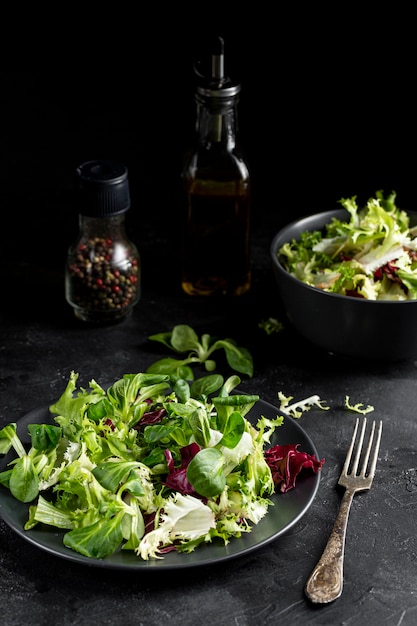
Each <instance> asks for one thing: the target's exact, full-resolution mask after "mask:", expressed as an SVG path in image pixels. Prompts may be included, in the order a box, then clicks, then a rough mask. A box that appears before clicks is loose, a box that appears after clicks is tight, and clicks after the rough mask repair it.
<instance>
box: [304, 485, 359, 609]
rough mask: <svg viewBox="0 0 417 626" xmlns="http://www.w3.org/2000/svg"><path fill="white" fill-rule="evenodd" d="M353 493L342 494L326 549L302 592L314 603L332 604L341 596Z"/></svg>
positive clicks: (352, 491)
mask: <svg viewBox="0 0 417 626" xmlns="http://www.w3.org/2000/svg"><path fill="white" fill-rule="evenodd" d="M354 493H355V490H352V489H346V491H345V492H344V494H343V498H342V500H341V503H340V507H339V511H338V514H337V517H336V519H335V522H334V525H333V528H332V531H331V533H330V536H329V539H328V541H327V544H326V547H325V548H324V551H323V554H322V555H321V557H320V560H319V561H318V563H317V565H316V566H315V568H314V569H313V571H312V572H311V575H310V578H309V579H308V580H307V583H306V586H305V590H304V591H305V594H306V596H307V597H308V598H309V600H311V601H312V602H314V603H320V604H325V603H327V602H332V601H333V600H336V599H337V598H339V597H340V596H341V594H342V590H343V559H344V553H345V541H346V527H347V521H348V517H349V511H350V505H351V504H352V500H353V496H354Z"/></svg>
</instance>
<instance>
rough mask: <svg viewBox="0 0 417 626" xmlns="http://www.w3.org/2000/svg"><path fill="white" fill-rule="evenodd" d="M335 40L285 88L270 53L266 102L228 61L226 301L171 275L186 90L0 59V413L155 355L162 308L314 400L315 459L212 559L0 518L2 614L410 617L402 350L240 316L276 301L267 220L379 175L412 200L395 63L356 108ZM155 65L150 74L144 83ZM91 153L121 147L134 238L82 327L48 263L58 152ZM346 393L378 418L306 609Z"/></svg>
mask: <svg viewBox="0 0 417 626" xmlns="http://www.w3.org/2000/svg"><path fill="white" fill-rule="evenodd" d="M274 41H275V40H274ZM268 42H270V43H269V46H268ZM171 43H172V42H171ZM238 43H239V42H238ZM240 45H241V48H242V49H243V50H244V54H243V56H242V57H241V60H242V63H243V62H246V61H248V59H249V58H251V62H252V61H253V58H252V57H251V54H250V53H251V52H253V51H254V49H253V48H249V49H248V48H247V47H246V46H244V45H243V44H242V42H240ZM256 50H257V52H258V54H259V55H261V54H262V59H263V62H264V65H263V71H264V72H265V75H267V76H269V78H270V79H271V77H274V76H275V75H276V74H275V73H274V72H276V71H277V70H276V67H277V64H278V67H279V63H280V62H282V60H283V59H282V58H281V57H278V56H277V54H275V56H274V54H272V52H273V51H274V50H275V46H274V45H273V40H267V41H264V42H263V45H260V47H259V46H258V47H256ZM334 50H335V48H334V47H333V52H334ZM337 50H338V49H337ZM378 51H380V47H378ZM339 53H340V57H342V56H343V59H344V60H345V64H340V63H339V65H338V68H339V73H338V74H337V75H335V74H334V67H335V66H334V65H333V64H332V65H331V67H330V65H328V66H327V65H326V66H325V68H323V70H322V72H321V74H320V75H319V76H317V72H315V71H313V69H314V62H313V61H314V60H317V61H318V57H319V54H318V53H317V55H316V59H314V58H311V57H310V58H309V59H307V61H309V62H307V63H306V65H304V66H303V68H302V69H300V72H301V75H300V74H299V76H298V79H299V80H298V81H297V82H296V84H297V86H296V88H291V89H288V87H289V84H290V82H289V81H290V79H291V85H294V83H295V81H294V80H293V79H294V74H291V75H290V71H289V67H287V68H286V72H284V74H281V80H282V82H281V83H280V93H279V98H278V99H279V102H280V105H279V106H280V108H279V111H278V103H277V100H275V99H274V100H272V101H271V99H270V98H269V96H268V91H266V92H262V93H263V95H262V97H261V96H260V94H259V90H257V89H255V86H258V83H256V81H255V78H254V73H255V69H254V67H253V65H252V64H251V63H249V62H248V63H247V66H245V67H247V74H246V76H247V90H246V92H245V91H243V92H242V116H241V127H242V129H245V135H246V136H245V139H246V142H247V145H248V148H249V157H250V159H249V160H250V161H252V163H253V172H254V181H255V183H256V184H255V190H254V216H253V217H254V219H253V222H254V224H253V259H254V283H253V289H252V291H251V293H250V294H249V295H248V297H245V298H242V299H241V300H237V301H235V302H232V303H224V302H222V301H208V302H207V301H205V300H200V299H196V300H192V299H189V298H187V297H185V296H184V295H183V294H182V293H181V292H180V289H179V255H180V246H179V241H178V239H177V230H176V229H177V227H178V197H177V192H176V191H175V189H176V187H175V185H176V183H177V171H178V167H179V163H180V155H181V154H182V151H183V148H184V147H185V143H186V136H185V131H184V133H183V131H182V128H184V127H185V125H186V124H188V125H189V124H190V122H191V120H190V117H189V115H190V114H191V113H190V111H192V109H193V105H190V103H189V101H188V92H186V90H185V91H184V92H181V93H182V95H183V98H179V99H178V98H177V99H176V98H175V97H174V96H173V92H172V90H170V89H168V90H167V91H163V92H159V91H158V90H156V91H152V89H150V94H149V92H147V94H146V98H145V96H144V95H143V94H140V95H139V96H138V97H139V100H140V101H139V102H138V101H134V100H133V94H134V93H135V94H136V93H137V91H133V89H132V91H131V92H130V91H129V90H128V91H129V93H126V94H125V95H126V97H125V98H123V99H121V98H120V97H116V95H115V94H113V96H111V95H108V94H107V97H106V98H104V94H103V88H102V87H101V84H100V80H99V78H98V77H97V76H91V75H88V76H87V75H86V74H83V75H82V76H81V77H74V76H73V77H68V76H59V77H57V76H56V75H53V76H52V75H50V76H48V75H45V74H33V75H31V74H18V73H16V74H7V75H6V74H3V76H2V79H3V86H5V85H7V87H8V88H7V89H5V90H4V91H5V93H6V94H7V96H6V97H5V102H4V104H6V105H7V106H8V117H7V120H8V123H7V124H6V125H5V129H4V131H5V134H6V143H5V144H4V146H5V147H4V152H3V156H2V161H3V164H4V166H3V167H2V194H1V201H2V205H3V208H2V211H3V212H4V215H7V219H5V221H4V223H3V231H2V246H1V263H0V280H1V327H0V425H1V426H3V425H5V424H6V423H8V422H10V421H16V420H19V419H20V418H21V417H22V416H23V415H25V414H26V413H27V412H28V411H29V410H31V409H33V408H35V407H38V406H42V405H45V404H48V403H50V402H51V401H53V400H55V399H56V398H57V396H58V395H60V394H61V392H62V391H63V389H64V386H65V384H66V381H67V378H68V375H69V373H70V371H71V370H73V369H74V370H76V371H78V372H79V373H80V383H81V384H85V385H87V384H88V382H89V380H90V379H91V378H95V379H96V380H97V381H98V382H102V383H103V384H104V383H106V382H107V381H111V380H113V379H116V378H118V377H120V376H121V375H123V374H124V373H128V372H139V371H142V370H144V369H145V368H146V367H147V366H148V365H149V364H150V363H151V362H153V361H154V360H156V359H157V358H159V357H160V356H161V354H164V355H165V353H163V351H161V349H160V348H159V347H158V346H157V345H155V344H153V343H152V342H149V341H148V340H147V337H148V336H149V335H151V334H153V333H157V332H162V331H167V330H170V329H171V328H172V327H173V326H174V325H175V324H178V323H187V324H190V325H191V326H193V327H194V328H195V329H196V330H197V332H199V333H203V332H208V333H210V334H212V335H219V336H220V335H223V336H224V337H226V336H231V337H233V338H235V339H236V340H237V341H238V342H239V343H240V344H241V345H245V346H246V347H248V348H249V349H250V350H251V351H252V352H253V355H254V360H255V373H254V376H253V378H252V379H247V378H245V379H244V380H242V384H241V388H242V390H244V391H247V392H251V393H252V392H253V393H258V394H259V395H260V396H261V398H262V399H264V400H266V401H268V402H271V403H273V404H275V405H278V398H277V394H278V392H279V391H283V392H284V393H285V394H286V395H292V396H293V397H294V398H295V399H303V398H305V397H307V396H309V395H312V394H318V395H320V397H321V398H322V399H323V400H325V401H326V402H327V404H328V405H329V406H330V407H331V410H329V411H317V410H311V411H310V412H308V413H305V414H304V415H303V416H302V418H301V420H300V422H299V423H300V425H301V426H302V427H303V428H304V429H305V430H306V432H307V433H308V434H309V435H310V436H311V438H312V439H313V441H314V442H315V444H316V446H317V449H318V451H319V454H320V456H321V457H324V458H325V460H326V461H325V465H324V467H323V471H322V477H321V482H320V486H319V491H318V493H317V496H316V498H315V501H314V502H313V504H312V506H311V508H310V509H309V510H308V511H307V513H306V514H305V515H304V516H303V518H302V519H301V520H299V522H298V523H297V524H296V525H295V526H294V527H293V528H292V529H291V530H290V531H289V532H288V533H286V534H285V535H284V536H282V537H281V538H279V539H278V540H276V541H274V542H272V543H271V544H270V545H268V546H265V547H263V548H261V549H259V550H258V551H255V552H253V553H251V554H249V555H247V556H244V557H241V558H238V559H235V560H231V561H229V562H227V563H225V564H222V565H216V564H213V565H212V566H209V567H202V568H198V569H196V570H189V571H187V570H183V571H181V572H177V573H174V572H170V573H164V574H157V575H150V574H149V573H146V575H143V574H141V573H140V572H138V573H137V574H132V573H131V572H130V573H126V572H123V571H122V572H113V571H107V570H103V569H100V568H95V567H93V566H92V567H85V566H81V565H78V564H74V563H69V562H67V561H65V560H63V559H61V558H59V557H56V556H54V555H51V554H48V553H45V552H43V551H41V550H39V549H37V548H36V547H35V546H33V545H31V544H30V543H28V542H25V541H24V540H23V539H21V538H20V537H18V536H17V535H16V534H15V533H14V532H13V531H12V530H11V529H10V528H9V527H8V526H7V525H6V524H5V523H4V522H2V521H0V598H1V599H2V609H1V613H2V616H1V621H2V623H3V624H5V626H9V625H10V626H11V625H14V624H23V623H27V622H28V621H29V622H30V623H31V624H34V625H41V624H46V623H55V624H59V625H69V624H79V625H84V624H85V625H87V624H88V625H90V624H123V625H128V624H144V625H159V624H162V623H168V624H195V623H199V622H202V623H215V624H217V625H219V626H220V625H225V626H226V625H227V626H228V625H229V624H230V625H231V624H236V625H237V624H239V626H252V625H255V624H256V625H260V624H274V625H275V624H278V623H280V622H285V623H290V624H301V625H304V624H308V625H309V626H311V625H314V624H317V625H327V624H329V625H331V626H335V625H336V624H349V625H350V624H354V625H362V624H365V623H367V624H369V625H370V626H372V625H374V624H390V625H391V624H401V625H402V626H405V625H411V624H414V623H415V622H416V620H417V600H416V593H415V581H416V579H417V559H416V554H417V535H416V530H415V528H416V527H415V519H416V507H417V448H416V441H417V418H416V398H417V361H414V360H410V361H406V362H400V363H395V364H390V363H375V362H373V361H372V360H370V361H366V362H355V361H352V360H349V359H339V358H337V357H335V356H332V355H329V354H322V353H320V352H319V351H317V350H316V349H315V348H314V347H312V346H309V345H307V344H306V343H305V342H304V341H303V340H302V339H301V338H299V337H298V336H296V334H295V333H294V332H293V331H292V330H291V328H290V327H289V326H288V324H286V325H285V329H284V331H283V332H282V333H280V334H278V335H275V336H270V337H268V336H266V335H265V334H264V333H263V332H262V331H261V330H260V329H259V327H258V324H259V322H260V321H261V320H263V319H266V318H268V317H275V318H278V319H280V320H283V314H282V311H281V309H280V303H279V301H278V298H277V295H276V290H275V285H274V280H273V276H272V271H271V268H270V264H269V256H268V255H269V244H270V242H271V240H272V237H273V235H274V233H275V232H276V230H277V229H278V228H279V227H280V225H281V224H283V223H285V222H287V221H289V220H291V219H292V217H293V216H298V215H301V214H308V213H311V212H314V211H316V210H322V209H330V208H334V205H335V203H336V202H337V200H338V199H339V198H340V197H342V196H346V195H354V194H359V195H362V197H363V198H364V199H366V198H367V197H368V196H369V195H371V194H372V193H373V192H374V191H375V190H376V189H380V188H382V189H384V188H385V189H386V190H387V191H390V190H391V189H396V191H397V193H398V196H399V199H400V204H402V205H404V208H409V209H413V208H415V207H413V206H412V204H413V202H414V192H413V190H414V185H415V180H414V178H413V177H412V176H410V173H411V165H410V163H409V160H408V158H409V157H408V156H407V158H406V157H405V156H404V153H403V151H402V150H401V151H399V149H398V145H399V143H400V142H401V141H402V140H404V141H406V143H407V145H408V144H410V145H412V144H414V145H415V123H414V122H411V117H410V118H407V112H408V111H407V109H408V107H409V105H410V101H409V100H406V97H405V96H406V91H407V89H408V85H407V84H405V83H404V84H403V83H401V80H400V78H398V76H397V82H396V83H394V84H395V86H396V88H397V97H396V98H392V99H391V100H390V103H391V107H390V108H389V109H387V107H385V108H384V109H383V111H382V110H381V108H380V107H379V108H378V107H376V108H375V105H374V103H372V105H371V103H370V101H369V97H370V95H369V92H370V91H371V92H372V90H374V92H375V91H376V92H378V93H380V91H378V90H381V89H382V88H381V83H380V82H378V80H377V79H376V74H378V72H376V74H375V73H374V74H373V76H374V80H370V81H369V82H367V81H366V76H368V78H369V73H368V74H367V73H366V72H363V73H362V74H361V79H358V75H357V74H355V69H356V68H357V67H359V64H355V63H354V62H352V63H348V58H349V57H348V54H347V52H346V58H345V54H343V55H342V53H341V52H340V50H339ZM245 55H246V56H245ZM387 56H388V55H387ZM165 58H168V56H166V57H165ZM297 58H298V56H297ZM339 60H340V61H341V58H340V59H339ZM384 61H385V60H384ZM384 61H381V62H380V63H381V65H378V63H379V62H378V61H377V60H376V57H374V56H372V55H371V54H370V55H369V56H368V57H367V61H365V65H366V67H367V68H368V69H369V68H370V67H374V68H376V70H377V69H378V67H379V68H380V72H381V74H382V69H383V68H385V69H384V71H385V72H386V74H385V78H386V80H385V82H384V83H383V84H384V85H385V86H386V85H387V84H388V85H389V86H391V85H392V80H391V76H393V75H394V74H392V72H393V68H391V65H389V66H388V65H387V64H384ZM172 62H173V61H172ZM316 67H317V66H316ZM401 67H402V66H401ZM274 68H275V69H274ZM293 68H294V65H293ZM332 68H333V69H332ZM150 75H152V72H151V71H150ZM170 75H171V76H172V73H171V74H170ZM187 76H188V75H187V73H186V72H184V75H183V76H182V77H181V78H180V84H182V85H184V86H188V87H189V84H188V82H187ZM355 76H356V78H355V80H353V82H352V81H351V80H350V78H352V77H355ZM305 77H309V79H310V80H309V82H308V83H307V82H306V81H305V80H304V79H305ZM314 77H315V78H314ZM313 78H314V80H313ZM181 81H182V82H181ZM360 81H362V82H360ZM158 84H159V82H158V80H157V77H156V78H154V82H153V83H152V85H158ZM262 84H265V83H262ZM346 85H347V86H348V87H346ZM364 87H366V89H365V88H364ZM401 87H402V88H403V90H402V91H400V93H398V90H399V88H401ZM349 90H351V91H349ZM107 91H108V90H107ZM255 91H256V94H255ZM347 91H349V94H347V93H346V92H347ZM245 93H246V94H247V97H248V103H245V104H244V98H245V97H246V96H245V95H244V94H245ZM384 93H385V94H386V91H385V92H384ZM185 94H186V95H187V97H186V95H185ZM249 94H250V95H249ZM165 97H166V100H165V99H163V98H165ZM329 98H330V99H329ZM145 100H146V102H145ZM249 100H250V102H251V105H250V106H249ZM348 101H349V103H348ZM385 102H386V101H385ZM352 103H353V104H352ZM348 104H349V105H350V106H348ZM399 108H401V110H402V112H403V115H402V117H401V118H399V117H398V116H397V115H396V112H397V110H398V109H399ZM145 112H146V113H147V114H148V117H147V118H146V122H145V121H144V120H145V117H144V114H145ZM407 120H408V122H409V126H407V129H408V133H407V134H405V128H406V125H407ZM394 149H395V155H394V153H393V150H394ZM170 150H171V152H172V153H170ZM271 154H272V157H271ZM407 154H408V153H407ZM96 157H110V158H116V159H120V160H122V161H125V162H127V164H128V166H129V171H130V180H131V183H132V196H133V199H134V202H133V206H132V210H131V212H130V213H129V214H128V217H127V221H128V230H129V234H130V236H131V238H132V239H133V240H134V241H135V243H136V244H137V246H138V248H139V250H140V252H141V255H142V261H143V295H142V300H141V302H140V303H139V305H138V306H137V307H136V309H135V311H134V314H133V316H132V318H131V319H129V320H127V321H126V322H124V323H123V324H121V325H118V326H113V327H105V328H100V329H90V328H86V327H84V326H82V325H81V324H79V323H77V322H76V321H75V319H74V318H73V315H72V311H70V310H69V308H68V306H67V305H66V303H65V301H64V290H63V264H64V260H65V255H66V249H67V246H68V245H69V243H70V242H71V241H72V239H73V237H74V235H75V233H76V229H77V223H76V208H74V206H73V204H72V195H71V178H72V174H73V168H74V167H75V165H77V164H78V163H80V162H82V161H83V160H86V159H90V158H96ZM401 199H402V200H403V202H401ZM330 204H331V206H329V205H330ZM324 205H325V206H324ZM387 332H395V329H387ZM346 395H349V396H350V399H351V402H353V403H357V402H361V403H364V404H371V405H373V406H374V408H375V411H374V413H372V414H371V417H375V418H377V419H382V420H383V424H384V430H383V436H382V444H381V450H380V456H379V461H378V466H377V472H376V477H375V481H374V485H373V487H372V489H371V490H370V491H369V492H367V493H364V494H358V495H357V496H356V497H355V499H354V502H353V506H352V510H351V515H350V520H349V526H348V534H347V547H346V557H345V586H344V592H343V595H342V597H341V598H340V599H339V600H337V601H336V602H334V603H333V604H331V605H328V606H324V607H321V608H315V607H312V606H310V605H309V603H308V601H307V600H306V598H305V596H304V594H303V587H304V584H305V581H306V580H307V578H308V576H309V574H310V572H311V570H312V568H313V567H314V565H315V563H316V561H317V559H318V558H319V556H320V554H321V552H322V549H323V548H324V545H325V542H326V539H327V536H328V534H329V532H330V530H331V527H332V524H333V520H334V518H335V515H336V512H337V508H338V504H339V502H340V497H341V494H340V491H339V490H338V489H337V488H336V484H337V478H338V475H339V473H340V470H341V466H342V463H343V459H344V455H345V452H346V449H347V444H348V441H349V439H350V436H351V431H352V427H353V421H354V417H355V416H354V415H353V414H352V413H349V412H347V411H346V410H345V409H344V408H343V403H344V398H345V396H346ZM0 512H1V511H0Z"/></svg>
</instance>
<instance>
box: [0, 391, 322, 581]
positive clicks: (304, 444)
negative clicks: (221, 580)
mask: <svg viewBox="0 0 417 626" xmlns="http://www.w3.org/2000/svg"><path fill="white" fill-rule="evenodd" d="M278 413H279V411H278V409H277V408H276V407H274V406H273V405H272V404H269V403H267V402H264V401H262V400H259V401H258V402H257V403H256V405H255V406H254V407H253V409H252V410H251V411H250V412H249V413H248V415H247V418H248V419H249V421H250V422H251V423H253V424H255V423H256V422H257V421H258V419H259V417H260V416H261V415H264V416H265V417H268V418H274V417H276V415H277V414H278ZM52 419H53V418H52V417H51V415H50V413H49V410H48V408H47V407H42V408H38V409H35V410H33V411H31V412H30V413H28V414H27V415H25V416H24V417H23V418H22V419H21V420H19V421H18V423H17V431H18V434H19V436H20V438H21V440H22V441H23V443H30V439H29V435H28V431H27V426H28V424H34V423H36V424H40V423H47V422H52ZM278 443H279V444H281V445H283V444H289V443H299V444H300V450H302V451H303V452H307V453H309V454H314V455H315V456H316V457H317V458H319V456H318V453H317V450H316V448H315V446H314V444H313V442H312V441H311V439H310V437H309V436H308V435H307V434H306V433H305V432H304V430H303V429H302V428H301V427H300V426H299V425H298V423H297V422H296V421H295V420H294V419H293V418H289V417H288V418H285V419H284V423H283V425H282V426H280V427H279V428H277V429H276V431H275V433H274V436H273V437H272V438H271V444H272V445H275V444H278ZM14 457H15V454H14V452H11V453H9V454H8V455H6V456H5V457H3V458H2V459H1V461H0V471H3V470H4V469H5V468H6V465H7V463H8V462H9V461H10V460H11V459H12V458H14ZM319 482H320V472H318V473H317V474H313V473H310V472H309V471H308V470H306V471H305V472H302V473H301V474H300V475H299V477H298V480H297V485H296V487H295V488H294V489H292V490H291V491H289V492H288V493H285V494H274V495H273V496H272V498H271V500H272V501H273V502H274V506H271V507H270V509H269V511H268V513H267V514H266V516H265V517H264V518H263V519H262V520H261V521H260V522H259V523H258V524H256V525H255V526H253V529H252V531H251V532H250V533H247V534H244V535H243V536H242V537H241V538H239V539H237V538H236V539H232V540H231V541H230V543H229V544H228V545H227V546H225V545H224V544H222V543H221V542H213V543H211V544H204V545H201V546H199V547H198V548H197V549H196V550H195V551H194V552H192V553H191V554H179V553H177V552H170V553H168V554H166V555H165V556H164V558H163V559H158V560H149V561H144V560H142V559H141V558H140V557H137V556H136V555H135V553H134V552H132V551H128V550H119V551H118V552H115V553H114V554H112V555H111V556H109V557H107V558H105V559H91V558H88V557H85V556H83V555H81V554H78V553H77V552H74V551H73V550H70V549H69V548H66V547H65V546H64V544H63V541H62V538H63V535H64V531H62V530H59V529H57V528H55V527H51V526H47V525H43V524H38V525H37V526H36V527H35V528H33V529H32V530H29V531H26V530H24V524H25V523H26V520H27V518H28V508H29V505H28V504H24V503H22V502H19V501H18V500H16V499H15V498H14V497H13V496H12V495H11V493H10V492H9V490H8V489H6V488H5V487H2V486H0V515H1V516H2V518H3V519H4V521H5V522H6V524H8V525H9V526H10V528H12V529H13V530H14V531H15V532H16V533H17V534H18V535H20V537H23V539H25V540H26V541H29V543H32V544H33V545H35V546H37V547H38V548H40V549H41V550H45V551H46V552H49V553H51V554H54V555H56V556H58V557H61V558H64V559H67V560H69V561H75V562H77V563H81V564H85V565H89V566H95V567H103V568H108V569H119V570H121V569H124V570H168V569H181V568H188V567H197V566H201V565H209V564H213V563H219V562H221V561H227V560H229V559H232V558H236V557H239V556H242V555H244V554H248V553H249V552H252V551H253V550H257V549H258V548H261V547H262V546H265V545H267V544H268V543H270V542H271V541H274V540H275V539H277V538H278V537H279V536H281V535H283V534H284V533H285V532H286V531H288V530H289V529H290V528H291V527H292V526H294V524H296V523H297V522H298V521H299V520H300V519H301V518H302V516H303V515H304V514H305V513H306V511H307V509H308V508H309V507H310V505H311V503H312V502H313V500H314V498H315V495H316V493H317V490H318V486H319Z"/></svg>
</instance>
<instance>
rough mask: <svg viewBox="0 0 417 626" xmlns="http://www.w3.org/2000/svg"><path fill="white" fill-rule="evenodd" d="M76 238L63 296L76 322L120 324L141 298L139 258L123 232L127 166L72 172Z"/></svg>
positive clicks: (95, 164)
mask: <svg viewBox="0 0 417 626" xmlns="http://www.w3.org/2000/svg"><path fill="white" fill-rule="evenodd" d="M77 174H78V178H79V182H80V192H81V193H80V213H79V235H78V239H77V241H75V242H74V243H73V244H72V245H71V246H70V249H69V251H68V256H67V264H66V274H65V294H66V299H67V302H68V303H69V304H70V305H71V306H72V307H73V310H74V313H75V315H76V317H77V318H79V319H81V320H83V321H86V322H91V323H95V324H97V323H98V324H103V323H104V324H106V323H115V322H120V321H122V320H123V319H125V318H126V317H128V316H129V315H130V314H131V312H132V309H133V307H134V306H135V305H136V304H137V302H138V301H139V299H140V287H141V283H140V269H141V268H140V256H139V253H138V251H137V248H136V246H135V245H134V244H133V243H132V242H131V241H129V239H128V238H127V236H126V232H125V213H126V211H127V210H128V209H129V208H130V193H129V182H128V174H127V168H126V167H125V166H124V165H122V164H120V163H117V162H114V161H89V162H87V163H84V164H82V165H80V166H79V167H78V168H77Z"/></svg>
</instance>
